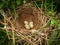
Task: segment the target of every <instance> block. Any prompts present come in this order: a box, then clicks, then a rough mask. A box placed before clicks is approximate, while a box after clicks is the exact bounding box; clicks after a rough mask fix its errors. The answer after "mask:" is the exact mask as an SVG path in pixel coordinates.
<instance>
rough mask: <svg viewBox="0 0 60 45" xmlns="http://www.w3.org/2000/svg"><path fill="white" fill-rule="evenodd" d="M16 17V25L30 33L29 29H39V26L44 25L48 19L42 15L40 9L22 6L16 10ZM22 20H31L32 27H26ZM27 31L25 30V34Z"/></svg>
mask: <svg viewBox="0 0 60 45" xmlns="http://www.w3.org/2000/svg"><path fill="white" fill-rule="evenodd" d="M17 13H18V18H17V20H16V26H17V28H18V29H20V30H21V31H22V30H23V31H24V32H25V31H27V32H28V33H29V32H30V33H31V30H39V29H40V27H42V26H43V25H45V24H46V23H47V21H48V20H49V19H48V17H46V16H44V14H43V11H42V9H40V10H39V9H38V8H36V7H22V8H20V9H18V10H17ZM24 21H28V22H33V25H34V26H33V28H31V29H26V28H25V26H24V25H25V24H24ZM27 32H25V33H26V34H27Z"/></svg>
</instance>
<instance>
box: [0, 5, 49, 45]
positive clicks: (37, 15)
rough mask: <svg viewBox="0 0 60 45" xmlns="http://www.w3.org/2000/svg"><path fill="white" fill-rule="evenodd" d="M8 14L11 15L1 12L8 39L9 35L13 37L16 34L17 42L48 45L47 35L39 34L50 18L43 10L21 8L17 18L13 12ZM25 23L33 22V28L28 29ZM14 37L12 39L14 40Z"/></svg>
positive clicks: (30, 44)
mask: <svg viewBox="0 0 60 45" xmlns="http://www.w3.org/2000/svg"><path fill="white" fill-rule="evenodd" d="M8 12H9V13H7V14H6V13H4V12H2V11H1V14H2V15H3V17H4V24H5V25H4V26H5V27H4V29H6V31H7V35H8V37H9V33H10V34H12V35H13V36H14V34H16V35H17V36H14V37H15V38H17V40H18V41H17V42H21V43H25V44H26V45H39V44H41V45H43V44H46V43H47V41H46V39H47V37H46V35H45V33H42V32H39V30H42V29H40V28H41V27H43V26H44V25H45V24H46V23H47V22H48V20H49V18H48V17H46V16H45V15H44V13H43V10H42V9H38V8H37V7H34V6H32V7H28V6H27V7H26V6H25V7H24V6H22V7H19V9H17V14H18V17H17V18H16V17H15V15H14V13H12V12H11V11H8ZM8 14H9V16H8ZM24 21H25V22H26V21H27V22H28V23H29V22H33V27H32V28H29V29H27V28H26V27H25V24H24ZM6 24H7V25H6ZM43 30H49V27H47V28H44V29H43ZM10 37H11V36H10ZM14 37H13V38H12V39H13V40H14ZM43 42H44V43H43ZM22 45H23V44H22Z"/></svg>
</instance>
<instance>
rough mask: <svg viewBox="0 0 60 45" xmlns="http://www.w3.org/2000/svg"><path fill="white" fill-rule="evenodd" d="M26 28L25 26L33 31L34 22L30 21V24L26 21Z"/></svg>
mask: <svg viewBox="0 0 60 45" xmlns="http://www.w3.org/2000/svg"><path fill="white" fill-rule="evenodd" d="M24 26H25V28H26V29H31V28H33V27H34V25H33V22H32V21H30V22H28V21H24Z"/></svg>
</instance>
